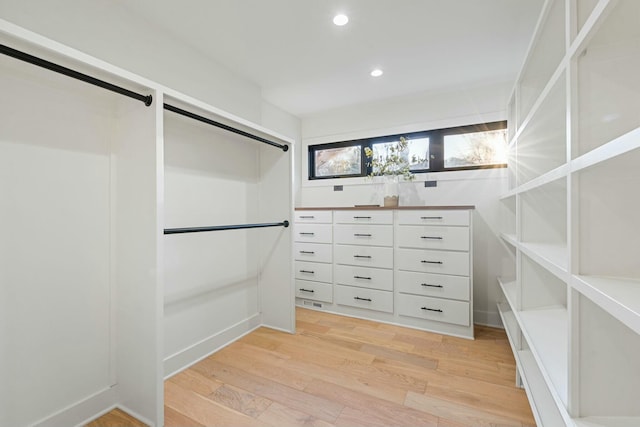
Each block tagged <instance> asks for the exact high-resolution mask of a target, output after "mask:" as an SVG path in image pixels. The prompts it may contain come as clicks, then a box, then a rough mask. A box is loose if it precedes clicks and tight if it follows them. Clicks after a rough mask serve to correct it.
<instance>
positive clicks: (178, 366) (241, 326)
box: [164, 313, 262, 379]
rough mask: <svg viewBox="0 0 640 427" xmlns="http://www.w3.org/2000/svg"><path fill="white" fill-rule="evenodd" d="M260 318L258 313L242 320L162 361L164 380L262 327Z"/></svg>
mask: <svg viewBox="0 0 640 427" xmlns="http://www.w3.org/2000/svg"><path fill="white" fill-rule="evenodd" d="M261 317H262V316H261V315H260V314H259V313H256V314H255V315H253V316H251V317H249V318H247V319H245V320H242V321H240V322H238V323H236V324H235V325H232V326H230V327H228V328H227V329H224V330H222V331H220V332H217V333H215V334H213V335H211V336H210V337H207V338H205V339H203V340H202V341H200V342H197V343H195V344H193V345H191V346H189V347H187V348H185V349H184V350H181V351H179V352H177V353H175V354H172V355H171V356H169V357H167V358H166V359H164V379H167V378H169V377H172V376H174V375H175V374H177V373H178V372H180V371H183V370H185V369H187V368H188V367H189V366H191V365H193V364H194V363H197V362H199V361H201V360H202V359H204V358H205V357H207V356H209V355H211V354H213V353H215V352H216V351H218V350H220V349H221V348H223V347H226V346H227V345H229V344H231V343H232V342H234V341H236V340H238V339H239V338H241V337H243V336H245V335H246V334H248V333H249V332H251V331H253V330H255V329H256V328H258V327H260V326H262V323H261Z"/></svg>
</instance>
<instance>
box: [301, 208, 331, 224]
mask: <svg viewBox="0 0 640 427" xmlns="http://www.w3.org/2000/svg"><path fill="white" fill-rule="evenodd" d="M332 213H333V212H332V211H295V214H294V217H295V222H304V223H316V224H320V223H325V224H331V222H333V221H332V219H333V218H332V217H333V215H332Z"/></svg>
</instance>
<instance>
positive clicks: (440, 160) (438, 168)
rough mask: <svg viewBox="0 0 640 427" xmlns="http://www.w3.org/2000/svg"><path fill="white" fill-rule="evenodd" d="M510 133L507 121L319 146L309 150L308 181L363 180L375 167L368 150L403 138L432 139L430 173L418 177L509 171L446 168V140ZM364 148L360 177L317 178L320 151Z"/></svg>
mask: <svg viewBox="0 0 640 427" xmlns="http://www.w3.org/2000/svg"><path fill="white" fill-rule="evenodd" d="M503 129H504V130H506V129H507V121H506V120H501V121H494V122H487V123H479V124H473V125H464V126H455V127H449V128H442V129H433V130H427V131H417V132H407V133H399V134H394V135H384V136H375V137H371V138H362V139H353V140H347V141H340V142H330V143H324V144H316V145H309V146H308V166H309V170H308V179H309V181H317V180H323V179H337V178H362V177H366V176H368V175H369V174H371V172H372V170H371V166H367V161H366V156H365V154H364V149H365V147H368V148H370V149H372V150H373V145H375V144H380V143H388V142H393V141H398V140H399V139H400V137H405V138H407V139H412V138H429V168H428V169H415V170H412V173H414V174H424V173H434V172H454V171H468V170H479V169H496V168H506V167H507V164H506V163H497V164H491V165H475V166H457V167H449V168H446V167H445V166H444V137H445V136H450V135H460V134H465V133H475V132H488V131H494V130H503ZM355 145H360V146H361V147H360V149H361V153H360V159H361V165H360V173H359V174H357V175H356V174H351V175H331V176H320V177H316V176H315V157H316V156H315V153H316V151H319V150H326V149H331V148H342V147H350V146H355Z"/></svg>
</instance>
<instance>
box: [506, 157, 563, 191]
mask: <svg viewBox="0 0 640 427" xmlns="http://www.w3.org/2000/svg"><path fill="white" fill-rule="evenodd" d="M568 174H569V163H565V164H563V165H561V166H558V167H557V168H555V169H552V170H550V171H549V172H547V173H544V174H542V175H540V176H539V177H536V178H533V179H532V180H530V181H527V182H525V183H524V184H522V185H520V186H519V187H517V188H516V190H517V192H518V193H524V192H525V191H530V190H533V189H535V188H538V187H542V186H543V185H546V184H549V183H550V182H553V181H556V180H558V179H561V178H565V177H566V176H567V175H568Z"/></svg>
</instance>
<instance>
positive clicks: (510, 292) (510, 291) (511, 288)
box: [498, 277, 518, 311]
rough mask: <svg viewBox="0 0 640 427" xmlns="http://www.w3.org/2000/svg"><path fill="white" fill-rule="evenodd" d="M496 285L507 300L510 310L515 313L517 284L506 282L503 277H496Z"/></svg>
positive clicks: (511, 281)
mask: <svg viewBox="0 0 640 427" xmlns="http://www.w3.org/2000/svg"><path fill="white" fill-rule="evenodd" d="M498 284H499V285H500V288H501V289H502V292H503V293H504V296H505V297H506V298H507V302H508V303H509V305H510V306H511V310H513V311H515V310H516V309H517V306H516V302H517V301H518V299H517V292H518V288H517V284H516V281H515V280H508V279H505V278H503V277H498Z"/></svg>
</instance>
